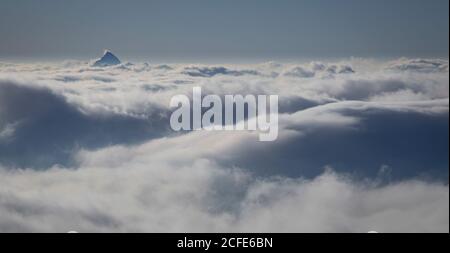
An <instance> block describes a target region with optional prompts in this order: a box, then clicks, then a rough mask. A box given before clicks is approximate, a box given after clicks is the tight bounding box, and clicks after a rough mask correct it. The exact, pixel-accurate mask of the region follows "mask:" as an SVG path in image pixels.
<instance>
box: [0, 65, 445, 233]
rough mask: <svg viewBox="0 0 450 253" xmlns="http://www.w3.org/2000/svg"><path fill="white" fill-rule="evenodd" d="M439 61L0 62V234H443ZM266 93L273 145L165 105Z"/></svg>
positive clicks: (253, 134)
mask: <svg viewBox="0 0 450 253" xmlns="http://www.w3.org/2000/svg"><path fill="white" fill-rule="evenodd" d="M448 71H449V69H448V60H442V59H406V58H401V59H396V60H389V61H387V60H385V61H381V60H373V59H359V58H352V59H346V60H340V61H327V62H303V63H292V62H291V63H277V62H266V63H261V64H226V65H211V64H168V65H162V64H149V63H123V64H121V65H117V66H111V67H104V68H100V67H92V65H91V62H80V61H65V62H59V63H7V62H0V232H67V231H71V230H76V231H79V232H367V231H371V230H376V231H379V232H448V231H449V215H448V213H449V188H448V168H449V167H448V166H449V159H448V151H449V150H448V149H449V146H448V140H449V134H448V133H449V125H448V122H449V121H448V116H449V85H448V83H449V72H448ZM194 86H201V87H202V92H203V93H204V94H218V95H222V96H223V95H227V94H231V95H233V94H242V95H246V94H254V95H272V94H276V95H279V103H280V108H279V112H280V115H279V122H280V123H279V124H280V125H279V128H280V130H279V137H278V139H277V140H276V141H274V142H259V141H258V137H257V135H258V133H257V132H247V131H242V132H214V131H213V132H211V131H193V132H174V131H173V130H171V128H170V125H169V118H170V114H171V111H172V110H173V109H171V108H169V101H170V99H171V97H172V96H174V95H178V94H186V95H188V96H192V87H194Z"/></svg>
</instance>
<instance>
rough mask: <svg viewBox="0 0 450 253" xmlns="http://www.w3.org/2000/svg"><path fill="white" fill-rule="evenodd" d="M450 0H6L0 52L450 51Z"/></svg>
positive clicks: (213, 55) (218, 55) (275, 55)
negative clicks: (449, 10)
mask: <svg viewBox="0 0 450 253" xmlns="http://www.w3.org/2000/svg"><path fill="white" fill-rule="evenodd" d="M448 5H449V2H448V0H429V1H425V0H394V1H392V0H376V1H375V0H339V1H336V0H302V1H298V0H297V1H289V0H282V1H267V0H243V1H234V0H229V1H219V0H218V1H201V0H198V1H182V0H179V1H173V0H169V1H167V0H165V1H133V0H131V1H115V0H113V1H87V0H78V1H53V0H42V1H32V0H2V2H1V3H0V59H1V58H21V57H22V58H86V57H90V58H92V57H93V56H97V55H98V54H99V53H101V52H102V50H103V49H104V48H109V49H111V50H113V51H114V52H116V53H117V54H118V55H120V56H124V57H125V58H129V59H133V58H139V59H152V58H155V59H156V58H157V59H226V58H235V59H250V58H257V59H259V58H261V59H285V58H287V59H300V58H333V57H349V56H356V57H399V56H407V57H442V58H448V43H449V41H448V37H449V26H448V21H449V20H448V19H449V14H448V9H449V6H448Z"/></svg>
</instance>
